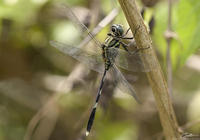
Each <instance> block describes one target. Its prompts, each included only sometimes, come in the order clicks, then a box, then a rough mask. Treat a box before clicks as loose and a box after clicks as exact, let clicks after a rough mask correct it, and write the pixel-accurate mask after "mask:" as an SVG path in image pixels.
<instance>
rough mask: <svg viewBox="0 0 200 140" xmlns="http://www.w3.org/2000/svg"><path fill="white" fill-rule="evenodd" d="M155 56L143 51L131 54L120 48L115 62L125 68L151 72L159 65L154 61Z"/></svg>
mask: <svg viewBox="0 0 200 140" xmlns="http://www.w3.org/2000/svg"><path fill="white" fill-rule="evenodd" d="M141 58H143V59H145V62H143V61H142V60H141ZM153 58H154V57H152V56H151V55H150V54H148V53H143V52H142V51H139V52H136V53H133V54H129V53H128V52H127V51H124V50H122V49H118V55H117V56H116V58H115V64H116V65H117V66H119V67H121V68H123V69H126V70H129V71H133V72H139V71H141V72H149V71H151V70H153V69H155V68H156V67H157V65H156V64H155V63H153V62H154V61H153ZM144 63H146V64H144ZM149 64H150V65H149Z"/></svg>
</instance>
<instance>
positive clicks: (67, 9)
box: [58, 5, 101, 47]
mask: <svg viewBox="0 0 200 140" xmlns="http://www.w3.org/2000/svg"><path fill="white" fill-rule="evenodd" d="M58 6H59V7H61V8H62V9H63V13H65V15H66V16H67V17H68V18H69V19H70V20H71V21H72V22H73V23H74V24H75V25H77V26H78V27H79V28H81V29H82V31H83V32H85V31H86V32H87V33H88V36H89V37H90V38H91V39H92V40H93V41H94V42H95V44H96V45H97V46H99V47H101V43H100V42H99V41H98V40H97V39H96V38H95V35H96V32H95V33H94V34H93V33H92V32H91V31H90V30H89V29H88V28H87V27H86V26H85V25H84V24H83V23H82V22H81V21H80V20H79V19H78V17H77V16H76V15H75V14H74V12H73V10H72V9H71V8H70V7H69V6H67V5H58Z"/></svg>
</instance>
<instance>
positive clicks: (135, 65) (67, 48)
mask: <svg viewBox="0 0 200 140" xmlns="http://www.w3.org/2000/svg"><path fill="white" fill-rule="evenodd" d="M66 10H67V14H68V16H71V17H70V18H73V22H74V23H76V24H77V25H79V26H81V28H82V29H84V30H85V31H87V32H88V35H89V36H90V37H91V38H92V40H93V41H94V43H95V45H96V46H97V47H98V48H101V50H102V52H101V54H99V55H96V54H90V53H89V52H87V51H85V50H84V49H83V48H80V47H76V46H73V45H69V44H64V43H61V42H57V41H50V44H51V45H52V46H54V47H55V48H57V49H59V50H60V51H61V52H63V53H65V54H67V55H70V56H72V57H73V58H75V59H77V60H78V61H80V62H82V63H84V64H86V65H87V66H88V67H89V68H90V69H92V70H95V71H97V72H99V73H103V75H102V79H101V81H100V86H99V88H98V91H97V96H96V101H95V104H94V106H93V108H92V111H91V114H90V117H89V120H88V124H87V130H86V136H88V135H89V133H90V130H91V128H92V125H93V121H94V118H95V113H96V108H97V106H98V102H99V99H100V96H101V93H102V89H103V85H104V81H105V77H106V74H107V72H109V73H110V74H111V75H113V76H112V77H113V78H114V81H115V82H116V83H118V85H117V87H119V88H120V89H121V90H122V91H124V92H125V93H128V94H130V95H132V96H133V97H134V98H135V100H136V101H137V102H138V103H141V102H140V100H139V98H138V97H137V95H136V91H135V90H134V88H133V87H132V86H131V85H130V84H129V82H128V81H127V80H126V79H125V77H124V76H123V74H122V73H121V72H120V70H119V69H118V68H117V66H119V67H121V68H124V69H127V70H130V71H145V72H146V71H150V70H151V69H152V66H151V67H145V68H144V65H143V63H142V61H141V59H140V57H141V56H142V57H149V56H148V54H145V53H142V52H141V51H142V50H145V49H148V47H147V48H142V49H136V50H135V51H132V52H131V51H129V50H128V47H129V45H128V44H126V43H124V42H123V40H132V39H133V37H127V34H128V32H129V30H130V29H128V30H127V31H126V32H124V29H123V26H122V25H120V24H113V25H112V26H111V29H110V32H109V33H108V34H107V38H106V39H105V41H104V43H100V42H99V41H98V40H97V39H95V37H94V36H93V35H92V33H91V32H90V31H89V29H88V28H87V27H86V26H85V25H84V24H83V23H81V22H80V21H79V19H78V18H77V17H76V16H75V14H74V13H73V11H72V10H71V9H70V8H69V7H66ZM138 29H139V27H138ZM136 33H137V30H136V31H135V33H134V35H135V34H136ZM120 46H122V47H123V49H124V50H122V49H120ZM147 60H148V61H151V57H149V58H148V59H147Z"/></svg>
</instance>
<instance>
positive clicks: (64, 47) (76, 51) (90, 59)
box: [50, 41, 104, 73]
mask: <svg viewBox="0 0 200 140" xmlns="http://www.w3.org/2000/svg"><path fill="white" fill-rule="evenodd" d="M50 44H51V45H52V46H53V47H55V48H57V49H58V50H60V51H61V52H62V53H64V54H67V55H70V56H72V57H73V58H75V59H76V60H78V61H80V62H81V63H83V64H85V65H87V66H88V67H89V68H90V69H92V70H94V71H97V72H99V73H103V71H104V65H103V60H102V56H101V55H92V54H89V53H88V52H86V51H85V50H83V49H81V48H77V47H75V46H72V45H68V44H64V43H60V42H57V41H50Z"/></svg>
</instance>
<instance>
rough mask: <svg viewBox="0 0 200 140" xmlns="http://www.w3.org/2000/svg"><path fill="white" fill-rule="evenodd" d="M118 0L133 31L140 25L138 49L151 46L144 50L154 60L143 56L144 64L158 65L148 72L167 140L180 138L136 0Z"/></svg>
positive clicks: (146, 65) (164, 84) (164, 83)
mask: <svg viewBox="0 0 200 140" xmlns="http://www.w3.org/2000/svg"><path fill="white" fill-rule="evenodd" d="M118 1H119V3H120V5H121V7H122V10H123V12H124V14H125V16H126V19H127V21H128V23H129V26H130V28H131V30H132V32H133V33H134V31H135V30H136V29H137V28H138V27H139V26H140V28H139V29H138V30H137V33H136V35H135V36H134V37H135V41H136V44H137V47H138V49H139V48H146V47H150V49H146V50H144V53H149V54H150V55H151V56H152V59H153V62H152V61H151V63H150V61H148V59H147V58H145V57H142V58H141V59H142V61H143V63H144V66H145V67H153V65H156V66H157V67H156V69H153V70H152V71H150V72H148V73H146V74H147V78H148V80H149V83H150V85H151V87H152V89H153V93H154V97H155V101H156V104H157V108H158V112H159V116H160V120H161V125H162V127H163V132H164V135H165V138H166V140H175V139H176V140H180V139H181V138H180V133H179V131H178V123H177V120H176V116H175V113H174V110H173V106H172V102H171V99H170V97H169V92H168V88H167V83H166V80H165V78H164V75H163V72H162V70H161V67H160V64H159V62H158V60H157V57H156V55H155V53H154V50H153V49H152V40H151V38H150V36H149V33H148V31H147V28H146V26H145V24H144V22H143V19H142V17H141V15H140V12H139V10H138V8H137V6H136V3H135V0H118Z"/></svg>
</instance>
